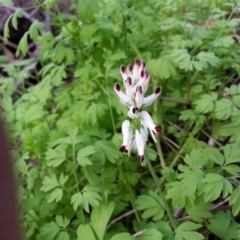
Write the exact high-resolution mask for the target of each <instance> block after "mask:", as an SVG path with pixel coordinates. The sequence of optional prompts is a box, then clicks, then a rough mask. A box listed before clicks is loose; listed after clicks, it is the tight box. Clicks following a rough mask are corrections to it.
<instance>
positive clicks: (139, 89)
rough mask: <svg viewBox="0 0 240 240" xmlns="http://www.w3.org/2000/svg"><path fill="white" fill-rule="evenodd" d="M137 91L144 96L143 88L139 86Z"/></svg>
mask: <svg viewBox="0 0 240 240" xmlns="http://www.w3.org/2000/svg"><path fill="white" fill-rule="evenodd" d="M136 91H139V92H140V93H141V94H142V86H138V87H137V89H136Z"/></svg>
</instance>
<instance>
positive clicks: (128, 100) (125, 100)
mask: <svg viewBox="0 0 240 240" xmlns="http://www.w3.org/2000/svg"><path fill="white" fill-rule="evenodd" d="M114 91H115V93H116V94H117V95H118V97H119V98H120V100H121V103H122V104H124V105H126V106H131V105H133V101H132V99H131V98H130V97H128V96H127V95H126V94H125V93H123V92H122V91H121V88H120V85H119V84H118V83H116V84H115V86H114Z"/></svg>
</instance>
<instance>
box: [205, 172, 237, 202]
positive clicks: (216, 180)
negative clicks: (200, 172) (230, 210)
mask: <svg viewBox="0 0 240 240" xmlns="http://www.w3.org/2000/svg"><path fill="white" fill-rule="evenodd" d="M203 182H205V186H204V187H203V192H204V201H205V202H208V201H214V200H216V199H217V198H218V197H219V196H220V195H221V192H223V197H226V196H227V195H228V194H229V193H231V192H232V190H233V188H232V185H231V183H230V182H229V181H228V180H227V179H225V178H224V177H223V176H222V175H219V174H216V173H208V174H207V175H206V178H205V179H204V180H203Z"/></svg>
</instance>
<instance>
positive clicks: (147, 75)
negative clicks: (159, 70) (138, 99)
mask: <svg viewBox="0 0 240 240" xmlns="http://www.w3.org/2000/svg"><path fill="white" fill-rule="evenodd" d="M150 78H151V75H150V74H149V73H148V72H145V78H144V81H143V83H142V87H143V94H145V92H146V91H147V89H148V85H149V82H150Z"/></svg>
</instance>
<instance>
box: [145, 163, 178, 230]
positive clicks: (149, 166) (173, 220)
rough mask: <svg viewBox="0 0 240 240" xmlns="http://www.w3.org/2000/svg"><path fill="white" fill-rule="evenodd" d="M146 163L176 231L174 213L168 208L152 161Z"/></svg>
mask: <svg viewBox="0 0 240 240" xmlns="http://www.w3.org/2000/svg"><path fill="white" fill-rule="evenodd" d="M146 161H147V165H148V168H149V170H150V172H151V174H152V177H153V180H154V182H155V185H156V187H157V190H158V193H159V197H160V199H161V200H162V203H163V205H164V208H165V210H166V212H167V215H168V218H169V221H170V222H171V225H172V227H173V229H174V230H175V229H176V228H177V222H176V219H174V217H173V215H172V213H171V211H170V208H169V206H168V203H167V201H166V199H165V196H164V194H163V191H162V189H161V186H160V183H159V180H158V177H157V175H156V173H155V171H154V169H153V167H152V164H151V161H150V160H149V159H147V160H146Z"/></svg>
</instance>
